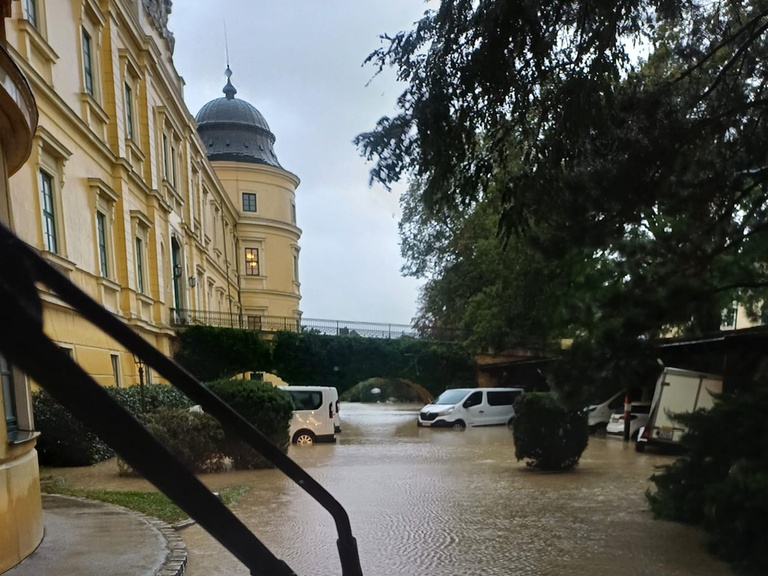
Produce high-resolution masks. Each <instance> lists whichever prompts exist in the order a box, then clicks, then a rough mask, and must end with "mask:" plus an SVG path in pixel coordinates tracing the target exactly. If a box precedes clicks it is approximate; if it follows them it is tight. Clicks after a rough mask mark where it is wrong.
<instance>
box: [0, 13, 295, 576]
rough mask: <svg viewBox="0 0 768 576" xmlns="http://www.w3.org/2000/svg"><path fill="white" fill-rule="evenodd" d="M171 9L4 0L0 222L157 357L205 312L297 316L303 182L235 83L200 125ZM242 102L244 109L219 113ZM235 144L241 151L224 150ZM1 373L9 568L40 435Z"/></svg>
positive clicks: (135, 376)
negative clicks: (298, 203) (187, 97)
mask: <svg viewBox="0 0 768 576" xmlns="http://www.w3.org/2000/svg"><path fill="white" fill-rule="evenodd" d="M170 5H171V2H170V0H112V1H110V2H104V1H101V2H100V1H98V0H0V8H2V14H3V15H4V16H5V17H6V18H5V21H4V23H5V27H4V33H5V37H7V53H8V54H7V55H6V52H5V51H0V69H2V71H3V72H4V73H5V74H4V77H3V78H0V112H2V114H0V144H1V145H2V154H0V163H2V167H4V168H5V170H4V171H3V172H2V174H0V176H2V177H0V219H2V220H3V221H4V222H5V223H8V224H10V226H11V228H12V229H14V231H15V233H16V234H17V235H18V236H19V237H20V238H21V239H22V240H24V241H25V242H27V243H28V244H29V245H31V246H32V247H34V248H36V249H37V250H38V251H39V253H40V254H41V256H42V257H43V258H44V259H45V260H47V261H48V262H49V263H50V264H52V265H53V266H55V267H56V268H57V269H58V270H60V271H61V272H62V273H63V274H65V275H66V276H67V277H68V278H69V279H70V280H71V281H72V282H74V283H75V284H76V285H77V286H79V287H80V288H82V289H83V290H85V291H86V292H87V293H88V294H90V295H91V296H92V297H93V298H94V299H96V300H97V301H98V302H100V303H101V304H102V305H103V306H105V307H106V308H107V309H109V310H110V311H112V312H113V313H114V314H116V315H117V316H119V317H121V318H122V319H124V320H125V322H127V323H128V324H130V325H131V326H132V327H133V328H134V329H135V330H136V331H137V332H138V333H139V334H140V335H141V336H142V337H144V338H145V339H146V340H148V341H149V342H150V343H152V344H153V345H154V346H155V347H157V348H158V349H159V350H161V351H162V352H163V353H165V354H171V352H172V346H173V341H174V338H175V330H176V329H177V328H178V327H179V326H180V325H185V324H187V323H189V322H194V321H195V319H196V317H198V316H201V315H202V316H209V317H210V316H211V315H218V316H219V317H226V318H227V319H228V322H225V323H224V324H225V325H239V326H244V327H245V326H251V327H259V326H260V325H261V323H262V321H263V319H265V318H266V317H268V316H280V317H285V318H284V319H283V321H284V322H292V321H297V320H298V319H299V318H300V311H299V300H300V294H299V281H298V255H299V246H298V241H299V236H300V230H299V229H298V228H297V227H296V222H295V191H296V187H297V186H298V183H299V181H298V178H297V177H296V176H294V175H293V174H291V173H289V172H287V171H285V170H284V169H283V168H282V167H281V166H280V164H279V163H278V162H277V157H276V156H275V154H274V150H273V148H272V145H273V143H274V140H275V138H274V135H273V134H272V133H271V132H270V130H269V127H268V126H267V124H266V121H264V118H263V117H262V116H261V114H259V112H258V111H257V110H256V109H255V108H253V107H252V106H250V104H247V103H246V102H244V101H243V100H240V99H235V98H234V88H232V90H231V91H230V90H229V89H227V91H226V92H225V96H224V98H220V99H218V100H214V101H212V102H211V103H209V104H208V105H206V107H204V109H203V110H201V111H200V114H199V116H198V118H199V120H200V135H199V134H198V126H197V123H196V122H195V119H194V118H193V117H192V115H191V114H190V112H189V110H188V109H187V107H186V106H185V104H184V100H183V87H184V81H183V79H182V78H181V77H180V76H179V75H178V73H177V72H176V70H175V68H174V65H173V58H172V54H173V44H174V38H173V35H172V34H171V33H170V32H169V31H168V29H167V21H168V14H169V12H170ZM14 61H15V63H16V65H18V69H20V72H21V73H23V76H26V78H27V80H28V82H29V88H31V93H32V94H34V99H35V100H36V103H37V109H38V111H39V122H38V127H37V130H36V131H34V122H33V119H34V117H35V113H34V104H33V101H32V98H31V95H30V94H29V92H30V90H29V88H28V87H27V84H26V83H25V82H24V80H23V76H22V74H21V73H19V71H18V70H17V68H16V66H15V65H14ZM227 86H231V83H230V82H229V81H228V82H227ZM25 90H26V92H25ZM235 108H236V109H237V110H239V111H240V112H242V113H244V115H242V114H241V115H236V116H235V118H234V121H232V120H233V119H232V118H229V120H227V117H226V114H227V112H228V110H229V111H231V110H233V109H235ZM222 115H223V116H222ZM33 131H34V133H33ZM201 136H203V139H201ZM205 140H207V141H205ZM228 145H229V149H230V151H234V150H239V152H240V153H239V154H234V155H229V156H227V155H221V154H219V153H218V149H219V147H220V146H221V147H223V148H227V147H228ZM27 156H28V157H29V158H28V160H27V161H26V163H24V159H25V158H26V157H27ZM209 158H210V161H209ZM5 174H13V175H12V176H11V177H10V181H9V185H8V186H6V183H5V176H4V175H5ZM41 298H42V300H43V306H44V324H45V331H46V333H47V334H48V336H49V337H50V338H51V339H52V340H54V341H55V342H56V343H57V344H58V345H59V346H61V347H62V348H63V349H65V350H67V351H68V352H69V353H70V355H71V356H72V357H73V358H74V359H75V360H76V361H77V362H78V363H79V364H80V365H81V366H82V367H83V368H84V369H85V370H86V372H88V373H89V374H90V375H91V376H92V377H93V378H94V379H95V380H96V381H97V382H99V383H101V384H103V385H118V386H126V385H132V384H136V383H138V381H139V372H138V366H137V364H136V362H135V360H134V358H133V356H132V355H131V354H130V353H128V352H127V351H126V350H125V349H124V348H123V347H122V346H120V345H119V344H117V343H116V342H115V341H113V340H112V339H111V338H109V337H107V336H105V335H104V334H103V333H101V332H100V331H99V330H97V329H96V328H94V327H93V326H91V325H90V324H89V323H88V322H86V321H84V320H83V319H82V318H80V317H79V316H78V315H77V314H75V313H73V311H72V310H71V309H70V307H69V306H67V305H65V304H64V303H63V302H62V301H60V299H59V298H57V296H56V295H55V294H53V293H52V292H50V291H43V292H42V294H41ZM203 320H204V321H206V320H207V319H206V318H203ZM0 373H2V377H3V400H4V401H3V404H2V408H3V412H4V414H5V417H6V422H7V424H6V428H5V429H4V431H3V433H2V434H0V572H2V571H4V570H5V569H7V568H9V567H10V566H13V565H15V564H16V563H18V562H19V561H20V560H21V559H23V558H24V557H25V556H26V555H28V554H29V553H30V552H31V551H32V550H33V549H34V547H35V546H36V545H37V544H38V543H39V541H40V538H41V537H42V524H41V511H40V491H39V480H38V471H37V460H36V453H35V451H34V450H33V448H34V446H33V445H34V442H33V441H31V440H27V441H19V442H18V443H14V442H15V440H14V439H13V438H22V436H23V435H21V434H17V433H16V431H17V430H22V431H23V430H32V429H33V427H34V422H33V415H32V413H31V409H30V402H29V387H30V383H29V382H27V379H26V378H25V377H24V376H23V375H22V374H18V373H14V372H13V369H12V367H10V366H8V365H7V363H6V362H5V361H4V360H1V359H0ZM146 379H147V380H148V381H152V380H153V378H152V374H151V372H149V371H147V373H146ZM155 381H157V378H156V377H155ZM8 431H11V434H10V435H9V432H8ZM9 442H10V443H9Z"/></svg>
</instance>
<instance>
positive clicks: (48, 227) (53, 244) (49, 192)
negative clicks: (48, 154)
mask: <svg viewBox="0 0 768 576" xmlns="http://www.w3.org/2000/svg"><path fill="white" fill-rule="evenodd" d="M40 196H41V205H42V208H43V245H44V246H45V249H46V250H48V252H53V253H54V254H56V253H58V251H59V245H58V241H57V238H56V214H55V213H54V207H53V206H54V204H53V177H52V176H51V175H50V174H48V173H47V172H45V171H43V170H40Z"/></svg>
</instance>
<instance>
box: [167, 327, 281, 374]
mask: <svg viewBox="0 0 768 576" xmlns="http://www.w3.org/2000/svg"><path fill="white" fill-rule="evenodd" d="M175 360H176V361H177V362H179V364H181V365H182V366H184V368H186V369H187V370H189V371H190V372H191V373H192V374H193V375H194V376H195V377H196V378H197V379H198V380H202V381H203V382H205V381H209V380H216V379H218V378H231V377H232V376H235V375H236V374H240V373H242V372H250V371H254V372H272V350H271V347H270V345H269V343H268V342H265V341H264V339H263V338H262V337H261V334H260V333H259V332H256V331H254V330H239V329H236V328H213V327H210V326H190V327H189V328H187V329H185V330H183V331H181V332H179V334H178V344H177V352H176V355H175Z"/></svg>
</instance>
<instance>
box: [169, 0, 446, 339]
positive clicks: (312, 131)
mask: <svg viewBox="0 0 768 576" xmlns="http://www.w3.org/2000/svg"><path fill="white" fill-rule="evenodd" d="M433 6H434V2H433V3H432V4H426V3H425V2H424V1H423V0H324V1H322V2H321V1H318V0H271V1H258V2H254V1H253V0H220V1H217V2H192V1H190V0H186V1H184V0H177V1H176V2H174V6H173V12H172V14H171V18H170V22H169V28H170V29H171V31H172V32H173V33H174V35H175V37H176V48H175V54H174V61H175V64H176V68H177V70H178V71H179V74H181V75H182V76H183V77H184V80H185V82H186V87H185V99H186V102H187V106H188V107H189V109H190V111H191V112H192V114H193V115H195V114H197V111H198V110H199V109H200V108H201V107H202V106H203V104H205V103H206V102H208V101H209V100H212V99H214V98H218V97H220V96H222V93H221V89H222V88H223V86H224V84H225V81H226V78H225V77H224V69H225V67H226V50H225V42H224V29H225V20H226V35H227V40H228V45H229V62H230V66H231V68H232V71H233V76H232V83H233V84H234V85H235V87H236V88H237V91H238V92H237V97H238V98H243V99H245V100H247V101H248V102H250V103H251V104H253V105H254V106H255V107H256V108H257V109H258V110H259V111H260V112H261V113H262V115H263V116H264V118H265V119H266V120H267V123H268V124H269V127H270V129H271V130H272V132H273V133H274V134H275V136H276V138H277V141H276V142H275V153H276V154H277V157H278V159H279V161H280V164H281V165H282V166H283V168H285V169H286V170H288V171H290V172H293V173H294V174H296V175H297V176H298V177H299V178H300V179H301V185H300V186H299V189H298V191H297V202H296V203H297V207H296V210H297V219H298V225H299V227H300V228H301V229H302V231H303V233H302V237H301V242H300V244H301V256H300V278H301V294H302V301H301V310H302V312H303V313H304V317H305V318H331V319H340V320H359V321H372V322H389V323H400V324H409V323H410V322H411V319H412V318H413V316H414V315H415V312H416V299H417V296H418V288H419V286H420V285H421V282H420V281H417V280H415V279H412V278H403V277H402V275H401V274H400V267H401V265H402V259H401V257H400V247H399V239H398V235H397V222H398V219H399V217H400V210H399V205H398V200H399V192H401V191H402V190H403V189H404V188H405V184H403V185H402V186H400V187H399V188H398V187H395V188H394V189H393V192H387V191H386V190H385V189H384V188H383V187H381V186H378V185H376V186H373V187H369V186H368V171H369V169H370V165H367V164H366V163H365V161H364V160H363V158H361V157H360V156H359V154H358V152H357V150H356V148H355V146H354V145H353V144H352V139H353V138H354V137H355V136H356V135H357V134H359V133H360V132H364V131H368V130H370V129H372V128H373V126H374V125H375V123H376V120H378V119H379V118H380V117H381V116H384V115H391V114H393V113H394V112H395V100H396V98H397V96H399V95H400V93H401V92H402V90H403V86H402V85H400V84H398V83H396V82H395V81H394V75H393V74H392V73H391V72H388V73H387V74H384V75H380V76H378V77H376V78H374V79H373V80H372V81H371V79H372V77H373V74H374V69H373V68H372V67H371V66H366V67H363V66H362V63H363V60H364V59H365V57H366V56H367V55H368V54H369V53H370V52H372V51H373V50H375V49H376V48H378V47H379V46H380V41H379V38H378V37H379V35H380V34H382V33H389V34H394V33H396V32H398V31H400V30H404V29H410V28H412V24H413V23H414V22H415V21H416V20H418V19H419V18H421V16H422V15H423V13H424V11H425V10H426V9H427V8H431V7H433ZM369 81H371V82H370V83H369Z"/></svg>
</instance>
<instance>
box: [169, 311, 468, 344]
mask: <svg viewBox="0 0 768 576" xmlns="http://www.w3.org/2000/svg"><path fill="white" fill-rule="evenodd" d="M171 319H172V324H173V326H174V327H176V328H181V327H184V326H214V327H218V328H240V329H242V330H258V331H260V332H306V333H312V334H324V335H326V336H360V337H363V338H414V339H419V340H435V341H443V342H457V341H460V340H461V339H462V332H461V331H460V330H457V329H448V328H435V327H431V328H429V329H426V330H422V329H417V328H415V327H413V326H409V325H407V324H384V323H378V322H353V321H348V320H322V319H317V318H296V317H289V316H252V315H248V314H238V313H234V312H233V313H231V314H230V313H228V312H213V311H208V310H186V309H176V308H173V309H171Z"/></svg>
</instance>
